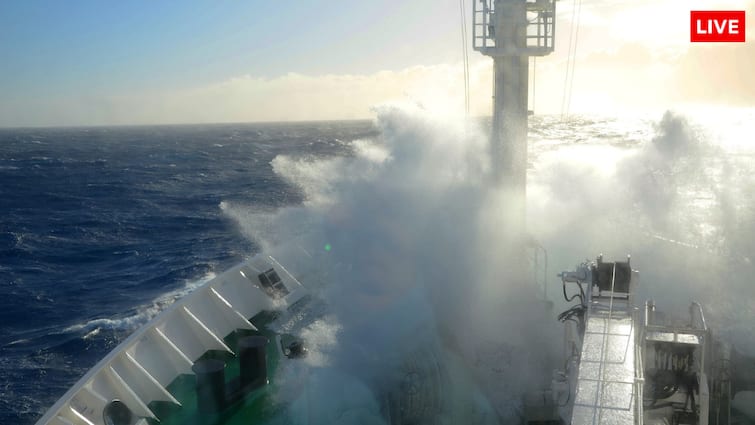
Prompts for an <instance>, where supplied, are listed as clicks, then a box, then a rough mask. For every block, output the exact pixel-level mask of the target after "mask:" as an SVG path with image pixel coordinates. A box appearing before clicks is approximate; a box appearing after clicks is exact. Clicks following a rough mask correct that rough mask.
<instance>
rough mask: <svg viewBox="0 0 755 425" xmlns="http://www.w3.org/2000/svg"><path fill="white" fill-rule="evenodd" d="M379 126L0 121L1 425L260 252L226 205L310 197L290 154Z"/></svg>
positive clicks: (334, 150) (29, 419) (342, 143)
mask: <svg viewBox="0 0 755 425" xmlns="http://www.w3.org/2000/svg"><path fill="white" fill-rule="evenodd" d="M373 132H374V128H373V127H372V124H371V123H370V122H330V123H301V124H264V125H262V124H239V125H201V126H199V125H194V126H155V127H117V128H105V127H98V128H60V129H55V128H45V129H0V424H20V425H24V424H32V423H34V422H35V421H36V420H37V419H38V418H39V417H40V416H41V415H42V414H43V413H44V411H45V410H46V409H47V408H48V407H49V406H51V405H52V404H53V403H54V401H55V400H56V399H57V398H58V397H60V396H61V395H62V394H63V393H64V392H65V391H66V390H67V389H68V387H70V386H71V385H72V384H73V383H74V382H76V380H78V379H79V378H80V377H81V376H82V375H83V374H84V373H85V372H86V370H87V369H88V368H89V367H91V366H92V365H94V363H96V362H97V360H99V359H100V358H101V357H102V356H104V354H105V353H107V352H108V351H109V350H111V349H112V348H113V347H115V346H116V345H117V344H118V343H119V342H120V341H121V340H123V338H125V336H127V335H128V333H130V332H131V331H132V330H133V329H134V328H135V327H137V326H138V325H140V324H142V323H144V322H146V320H147V319H148V318H149V317H151V316H153V315H154V314H156V313H157V312H158V311H159V310H160V308H161V306H162V305H165V304H167V303H169V302H171V301H172V299H173V298H175V297H178V296H180V295H181V294H182V293H184V292H186V291H187V290H189V289H190V288H191V286H192V285H196V282H198V281H201V280H202V279H203V278H205V277H207V276H208V275H210V274H211V273H214V272H220V271H222V270H223V269H224V268H227V267H228V266H230V265H233V264H234V263H237V262H239V261H241V260H242V259H243V258H244V257H245V256H248V255H251V254H253V253H254V252H256V251H257V249H258V248H257V247H256V246H255V245H254V243H253V242H250V241H249V240H247V239H245V238H244V237H243V236H242V235H241V232H239V231H238V229H236V224H235V223H234V222H233V221H232V220H231V219H229V218H228V217H227V216H224V215H223V214H222V211H221V208H220V203H221V202H222V201H227V202H234V203H240V204H251V205H259V206H269V207H279V206H283V205H289V204H292V203H299V202H301V193H300V192H299V190H298V189H297V188H294V187H292V186H290V185H288V184H286V183H285V182H283V181H282V180H281V179H280V178H278V177H277V176H276V175H275V174H274V173H273V171H272V168H271V165H270V161H271V160H272V159H273V158H274V157H275V156H277V155H279V154H287V155H306V156H328V155H335V154H339V155H340V154H344V153H348V146H349V142H350V141H351V140H353V139H355V138H359V137H364V136H366V135H370V134H372V133H373Z"/></svg>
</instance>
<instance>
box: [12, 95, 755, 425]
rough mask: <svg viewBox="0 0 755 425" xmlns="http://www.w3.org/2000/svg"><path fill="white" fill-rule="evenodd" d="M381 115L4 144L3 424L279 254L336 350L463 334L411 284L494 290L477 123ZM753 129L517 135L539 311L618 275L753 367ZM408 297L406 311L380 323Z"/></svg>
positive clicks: (724, 116) (446, 308)
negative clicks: (194, 297)
mask: <svg viewBox="0 0 755 425" xmlns="http://www.w3.org/2000/svg"><path fill="white" fill-rule="evenodd" d="M377 114H378V117H377V118H376V120H375V121H342V122H317V123H293V124H292V123H280V124H218V125H182V126H136V127H91V128H35V129H0V214H2V219H0V424H19V425H28V424H33V423H34V422H35V421H36V420H37V419H38V418H39V417H40V416H41V415H42V414H43V413H44V412H45V411H46V409H47V408H48V407H50V406H51V405H52V404H53V403H54V402H55V400H56V399H57V398H58V397H60V396H61V395H62V394H63V393H64V392H65V391H66V390H67V389H68V388H69V387H70V386H71V385H73V384H74V383H75V382H76V381H77V380H78V379H79V378H80V377H81V376H82V375H83V374H84V373H85V372H86V371H87V370H88V368H90V367H91V366H93V365H94V364H95V363H96V362H97V361H98V360H99V359H100V358H102V357H103V356H104V355H105V354H106V353H107V352H108V351H110V350H111V349H112V348H114V347H115V346H116V345H117V344H118V343H119V342H120V341H122V340H123V339H124V338H126V337H127V336H128V335H129V333H130V332H132V331H133V330H134V329H136V328H137V327H138V326H140V325H142V324H144V323H146V322H147V321H148V320H149V319H150V318H152V317H154V316H155V315H156V314H158V313H159V312H160V311H161V310H162V309H163V308H165V307H166V306H168V305H170V303H171V302H173V301H174V300H175V299H177V298H179V297H180V296H182V295H184V294H186V293H188V292H190V291H191V290H192V289H193V288H195V287H197V286H198V285H200V284H201V283H202V282H204V281H206V280H207V279H209V278H210V277H212V276H214V275H215V274H217V273H220V272H222V271H223V270H224V269H225V268H227V267H230V266H232V265H234V264H235V263H237V262H239V261H241V260H243V259H244V258H247V257H248V256H250V255H253V254H255V253H257V252H260V250H262V249H267V248H268V247H271V246H278V245H281V244H285V243H288V242H290V241H295V242H296V244H297V245H298V246H299V247H300V248H302V251H303V252H307V253H312V252H313V250H318V249H319V250H320V251H319V254H316V255H314V254H313V255H309V254H307V255H309V257H307V258H310V259H318V260H317V261H318V263H319V265H318V267H320V269H322V268H325V267H329V266H328V265H331V266H332V270H338V276H335V274H336V273H335V272H333V273H330V274H329V273H328V272H327V271H325V272H323V271H322V270H320V273H319V274H317V276H320V277H321V278H322V279H323V282H318V284H317V285H318V288H322V287H325V286H327V285H328V282H325V281H332V285H333V287H334V288H337V289H336V290H330V291H328V290H324V291H323V292H322V296H323V297H324V298H325V299H326V300H327V301H328V303H329V304H330V305H331V306H332V308H333V317H334V319H332V320H333V321H335V322H337V326H334V327H331V329H330V330H329V331H328V332H331V334H332V333H333V329H336V330H337V332H335V334H337V335H343V341H341V340H340V339H338V338H339V337H335V338H336V340H337V341H338V343H341V342H343V346H344V347H347V346H349V347H355V346H358V345H360V344H361V345H362V346H364V345H365V344H378V343H381V342H385V341H380V340H379V339H375V340H370V342H365V341H364V340H362V339H360V338H358V337H353V333H350V332H349V329H348V328H349V326H351V325H352V324H356V325H354V326H357V327H358V326H361V325H359V324H360V323H362V321H364V320H366V319H363V316H364V317H374V315H376V314H384V313H385V311H386V309H387V310H388V311H393V312H399V311H410V310H411V313H409V314H408V316H411V315H412V314H414V312H415V311H417V313H416V314H415V315H414V317H413V318H412V317H409V318H407V317H402V318H401V324H405V323H407V322H412V321H413V322H415V323H417V322H422V321H424V320H425V319H426V317H434V318H436V319H437V318H438V317H439V316H440V314H439V312H440V311H443V312H444V315H445V312H447V313H448V317H451V318H458V317H462V316H463V312H458V311H453V309H454V308H457V307H455V306H457V305H465V306H469V305H474V303H475V302H478V301H475V300H478V298H473V297H470V298H469V299H468V300H466V301H468V303H466V304H464V303H460V302H459V297H458V295H459V293H458V292H455V291H458V286H456V285H451V284H449V285H446V284H436V283H429V282H440V281H443V280H444V279H449V280H450V281H451V282H454V283H455V282H458V281H459V280H461V279H464V278H465V276H469V275H470V274H474V273H477V274H478V275H479V276H481V277H486V276H487V277H490V276H491V275H496V276H498V275H500V274H501V273H503V274H505V272H502V271H501V270H497V269H495V268H493V269H492V270H491V271H489V272H483V271H481V269H485V268H486V266H485V264H489V263H487V262H481V260H480V259H494V258H495V255H497V254H495V246H496V242H495V240H494V236H495V235H496V232H492V234H491V232H489V231H488V230H490V229H491V228H495V224H491V223H494V222H495V217H490V216H489V214H485V211H487V210H488V207H490V206H491V205H497V204H496V202H497V201H491V197H490V196H488V195H487V193H488V192H487V190H485V189H484V187H485V185H486V184H485V183H484V181H485V179H484V175H485V173H486V172H487V171H488V170H489V168H490V167H491V164H486V160H485V158H486V155H487V147H486V146H487V140H486V138H485V130H484V127H485V125H486V124H487V121H485V120H482V121H475V122H473V123H470V122H463V120H460V119H456V120H449V119H446V118H438V117H434V116H432V115H431V114H429V113H427V112H426V111H423V110H420V109H416V108H401V107H393V108H384V109H380V110H378V112H377ZM753 116H754V115H753V113H752V111H748V110H734V111H724V112H721V111H717V112H716V115H713V114H711V113H710V112H704V113H700V112H699V111H696V112H690V113H686V114H685V113H679V112H676V113H672V112H667V113H665V114H659V115H656V116H642V117H631V118H630V117H588V116H579V117H570V118H568V119H565V120H564V119H561V117H553V116H534V117H532V118H531V122H530V154H529V155H530V164H529V169H530V175H529V180H528V211H529V213H528V222H529V228H530V231H531V233H533V235H534V236H535V237H536V238H537V239H538V240H539V241H540V243H541V244H542V245H543V246H545V247H546V249H548V253H549V256H550V265H549V267H550V269H549V270H548V280H547V284H548V285H550V288H549V289H548V291H549V292H548V294H549V295H548V296H549V297H550V298H552V299H553V300H555V301H556V302H557V305H559V306H560V304H558V297H559V296H560V293H559V292H560V286H559V285H560V281H558V280H557V279H556V278H555V277H553V276H555V273H556V272H558V271H561V269H571V268H573V266H574V265H576V264H577V263H579V262H580V261H582V260H584V259H585V258H588V257H589V258H594V257H595V256H596V255H598V254H600V253H604V254H606V255H607V256H608V257H614V258H617V257H618V258H623V256H624V255H626V254H632V264H633V266H635V267H637V268H639V269H640V271H641V276H642V282H643V286H642V288H641V291H642V295H643V296H647V297H651V296H652V297H653V298H655V299H656V301H657V303H658V305H659V308H663V306H664V305H665V306H667V307H669V308H671V309H674V308H677V309H681V310H682V311H683V308H685V307H686V305H688V303H689V302H690V300H693V299H697V300H700V301H702V302H703V303H704V304H706V308H707V311H706V313H707V314H708V316H709V322H711V325H712V326H713V327H716V326H718V328H720V329H722V331H721V332H720V335H721V336H722V337H724V338H727V339H728V340H730V341H732V342H734V343H735V345H737V347H738V349H740V350H742V351H744V352H746V353H749V354H750V355H753V354H755V344H753V342H752V341H754V340H755V338H753V328H755V326H753V325H755V302H753V299H755V289H754V288H755V287H753V286H752V279H751V276H754V275H755V273H753V271H755V266H754V265H753V260H754V259H755V242H753V240H755V180H754V179H753V176H755V147H753V144H752V139H751V134H753V129H754V128H753V124H752V123H753V120H752V117H753ZM491 202H492V204H491ZM490 208H491V209H490V210H493V211H495V210H496V209H495V206H493V207H490ZM481 228H484V229H486V231H485V232H483V233H480V229H481ZM481 235H482V236H481ZM322 247H327V248H326V250H327V252H326V251H325V250H324V249H322ZM323 255H328V256H330V257H327V258H328V260H327V262H325V263H323V262H321V261H320V260H319V259H320V258H321V257H322V256H323ZM450 256H453V258H454V268H453V269H450V268H449V269H448V270H446V269H445V268H444V266H442V265H441V264H445V263H447V260H448V258H449V257H450ZM313 261H314V260H313ZM491 261H494V260H491ZM292 262H293V263H296V264H294V265H293V266H292V268H293V270H294V271H296V270H304V269H306V268H307V266H306V265H302V264H301V263H303V262H306V261H302V260H295V261H293V260H292ZM344 265H348V268H347V269H345V268H344ZM439 265H440V266H439ZM344 270H347V271H348V273H346V272H344ZM389 270H390V275H391V276H392V277H391V279H385V273H387V272H388V271H389ZM439 270H442V273H441V272H439ZM457 271H458V273H457ZM346 275H348V277H349V278H348V279H346V278H342V277H341V276H346ZM499 277H500V276H498V277H496V279H498V278H499ZM404 279H406V281H404ZM355 280H356V281H359V282H360V283H359V284H358V285H357V284H354V283H353V282H354V281H355ZM386 280H390V281H391V283H390V284H387V283H386ZM481 280H485V279H481ZM503 280H504V281H505V279H503ZM415 282H424V283H423V284H422V285H419V286H417V288H428V287H429V288H432V289H429V290H427V294H425V295H427V296H424V295H423V292H421V291H420V292H411V291H408V290H407V288H408V287H413V286H412V285H415ZM303 284H305V286H306V285H307V284H308V282H306V281H303ZM313 285H314V283H313ZM504 286H505V284H504ZM476 289H477V292H478V295H479V293H486V292H485V286H484V285H483V286H482V287H480V288H476ZM423 290H424V289H423ZM407 294H410V297H412V299H415V297H418V298H421V299H423V300H424V301H423V302H422V303H419V304H412V305H411V306H409V305H405V304H402V303H397V302H396V300H397V299H399V298H402V297H404V296H409V295H407ZM514 295H515V293H514V292H510V293H507V292H504V293H503V295H502V296H506V297H510V296H514ZM451 298H452V299H453V300H454V302H453V304H451V303H450V302H449V299H451ZM462 298H463V296H462ZM424 304H427V312H425V311H424V310H423V308H421V307H418V305H420V306H421V305H424ZM564 305H565V304H564ZM401 309H404V310H401ZM415 309H416V310H415ZM486 311H487V310H486ZM401 314H404V313H398V314H397V316H400V315H401ZM425 315H426V316H425ZM438 321H439V322H440V319H438ZM554 322H555V320H554ZM388 325H390V326H392V329H395V328H396V324H395V323H394V324H391V323H388ZM446 325H447V324H446ZM371 326H373V325H371ZM398 327H401V325H398ZM370 329H371V330H373V331H375V332H373V333H372V335H382V333H381V332H380V329H372V328H370ZM315 334H316V333H315ZM352 337H353V338H352ZM350 338H351V339H350ZM329 350H330V351H329V352H328V353H329V354H331V355H332V358H333V359H336V361H334V362H331V363H334V364H343V363H339V362H338V360H337V359H339V356H338V354H334V352H336V351H338V350H337V349H333V348H332V347H330V348H329ZM326 354H327V353H326ZM358 366H359V367H367V366H369V365H358ZM353 367H355V366H354V365H351V364H350V365H349V366H348V367H346V368H345V369H349V368H353ZM365 379H366V378H365Z"/></svg>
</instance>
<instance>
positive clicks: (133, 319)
mask: <svg viewBox="0 0 755 425" xmlns="http://www.w3.org/2000/svg"><path fill="white" fill-rule="evenodd" d="M214 277H215V273H212V272H210V273H207V274H206V275H204V276H203V277H202V278H200V279H196V280H191V281H188V282H186V283H185V284H184V286H183V287H181V288H179V289H176V290H173V291H170V292H167V293H165V294H162V295H160V296H159V297H157V298H155V299H154V300H152V302H150V303H148V304H144V305H141V306H139V307H136V308H135V309H134V311H133V313H132V314H129V315H127V316H124V317H119V318H97V319H92V320H88V321H86V322H83V323H77V324H74V325H71V326H68V327H66V328H65V329H63V332H65V333H77V334H83V335H84V336H83V337H84V338H85V339H86V338H91V337H93V336H96V335H97V334H99V333H100V332H101V331H102V330H114V331H134V330H136V329H137V328H139V327H140V326H142V325H144V324H145V323H147V322H149V321H150V320H152V319H153V318H154V317H156V316H157V315H158V314H160V312H162V311H163V310H165V309H166V308H167V307H169V306H170V305H171V304H173V303H174V302H175V301H176V300H178V299H180V298H182V297H184V296H186V295H188V294H189V293H191V292H193V291H194V290H195V289H197V288H198V287H200V286H202V285H203V284H205V283H206V282H208V281H210V280H211V279H213V278H214Z"/></svg>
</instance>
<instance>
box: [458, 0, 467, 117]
mask: <svg viewBox="0 0 755 425" xmlns="http://www.w3.org/2000/svg"><path fill="white" fill-rule="evenodd" d="M464 9H465V6H464V0H459V10H460V12H461V15H460V16H461V43H462V47H461V52H462V59H463V67H464V111H465V113H466V116H467V117H469V50H468V47H467V19H466V14H465V13H464Z"/></svg>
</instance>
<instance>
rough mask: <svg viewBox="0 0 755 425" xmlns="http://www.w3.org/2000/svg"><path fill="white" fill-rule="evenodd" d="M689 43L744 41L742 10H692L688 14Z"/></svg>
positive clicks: (743, 16) (743, 14) (743, 12)
mask: <svg viewBox="0 0 755 425" xmlns="http://www.w3.org/2000/svg"><path fill="white" fill-rule="evenodd" d="M690 41H691V42H693V43H700V42H703V43H704V42H719V43H720V42H738V43H744V41H745V11H744V10H693V11H691V12H690Z"/></svg>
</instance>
